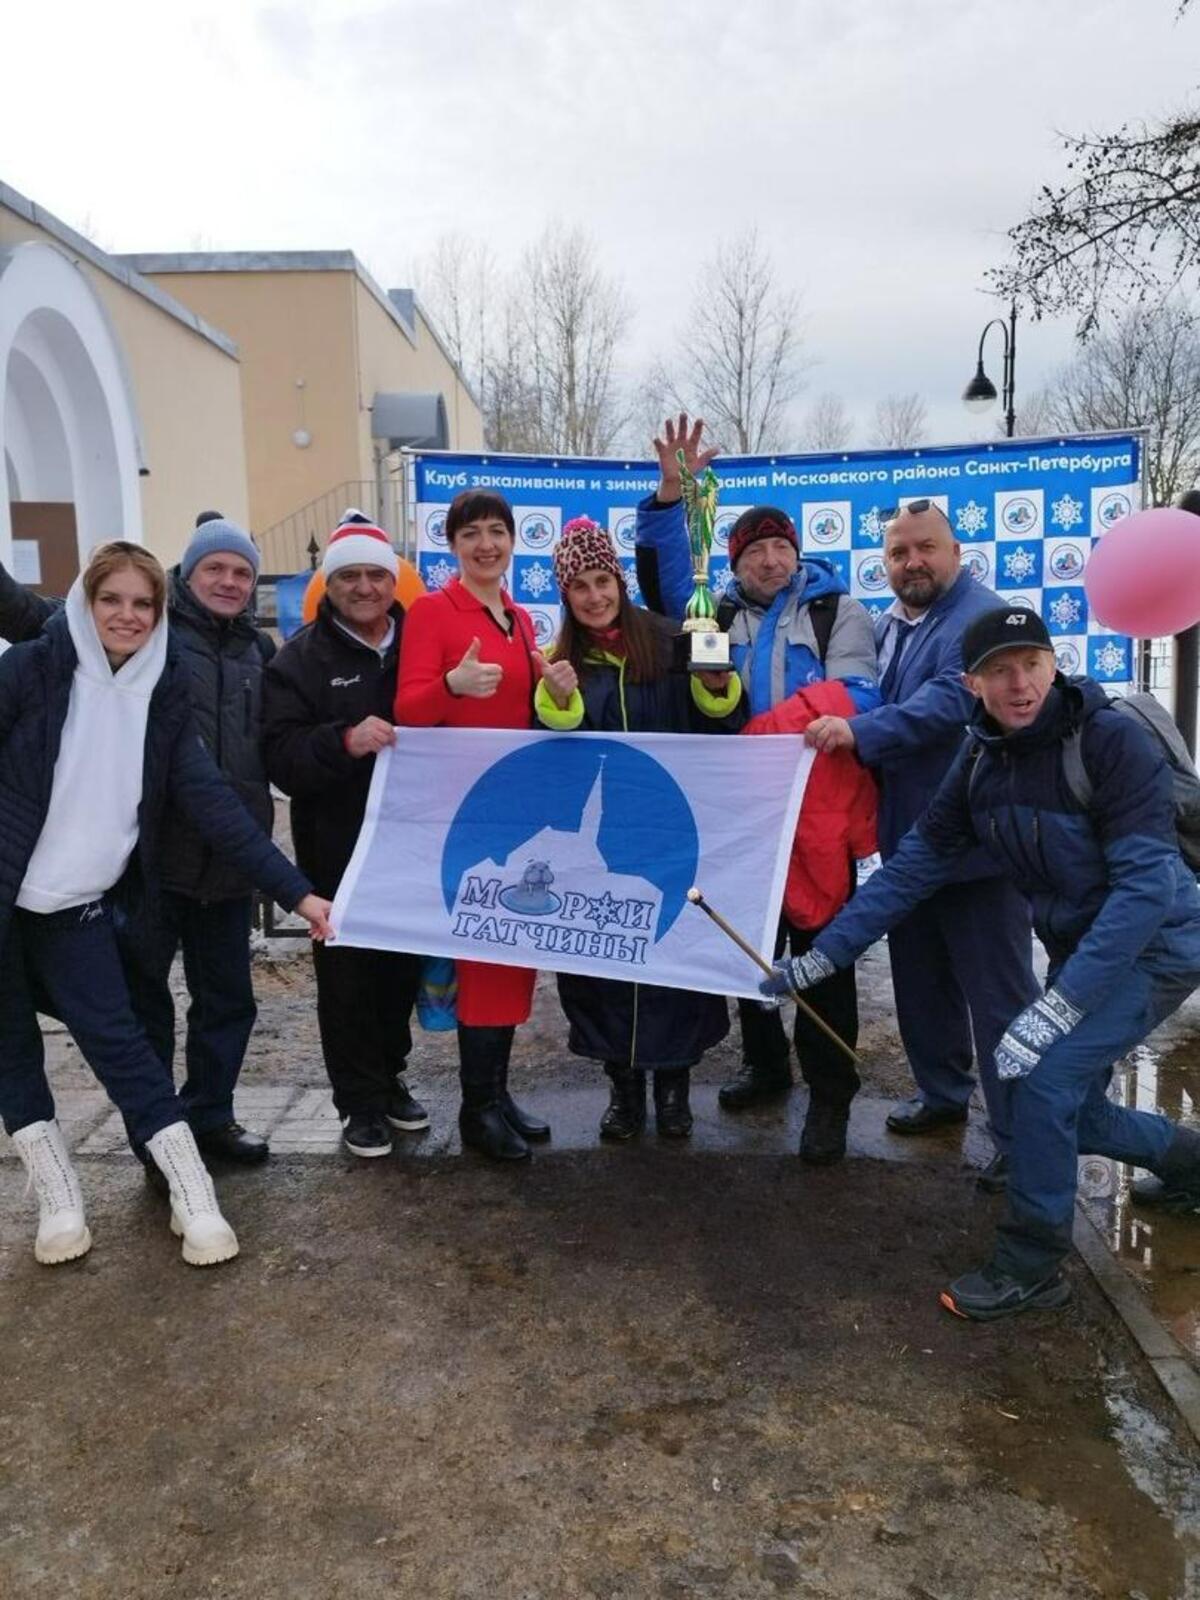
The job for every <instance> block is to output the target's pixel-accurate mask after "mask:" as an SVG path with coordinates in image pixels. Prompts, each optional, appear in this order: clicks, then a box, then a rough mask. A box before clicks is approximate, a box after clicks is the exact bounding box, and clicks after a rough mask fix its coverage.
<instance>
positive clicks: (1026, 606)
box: [1008, 594, 1037, 611]
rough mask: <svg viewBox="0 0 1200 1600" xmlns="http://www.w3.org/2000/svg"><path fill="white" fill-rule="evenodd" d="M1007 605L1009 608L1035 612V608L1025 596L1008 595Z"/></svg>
mask: <svg viewBox="0 0 1200 1600" xmlns="http://www.w3.org/2000/svg"><path fill="white" fill-rule="evenodd" d="M1008 604H1009V605H1010V606H1021V607H1022V609H1023V610H1025V611H1036V610H1037V607H1036V606H1035V605H1034V603H1033V601H1032V600H1031V599H1030V598H1029V596H1028V595H1027V594H1010V595H1009V596H1008Z"/></svg>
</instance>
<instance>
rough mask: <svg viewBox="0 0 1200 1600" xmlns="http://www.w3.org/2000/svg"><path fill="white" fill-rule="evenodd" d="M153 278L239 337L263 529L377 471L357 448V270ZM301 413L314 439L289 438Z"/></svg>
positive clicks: (254, 517)
mask: <svg viewBox="0 0 1200 1600" xmlns="http://www.w3.org/2000/svg"><path fill="white" fill-rule="evenodd" d="M153 281H154V282H156V283H157V284H158V286H159V287H160V288H161V289H163V290H165V292H166V293H167V294H169V295H171V296H173V297H174V298H175V299H177V300H181V301H182V302H183V303H184V305H186V306H190V307H191V309H192V310H193V311H195V312H197V313H198V314H199V315H200V316H201V317H203V318H204V320H205V321H206V322H211V323H213V324H214V326H216V327H218V328H220V329H221V330H222V332H224V333H227V334H228V335H229V336H230V338H232V339H234V340H236V342H237V346H238V353H239V356H240V358H241V364H242V405H243V413H244V417H245V450H246V470H247V473H248V475H249V480H250V525H251V527H252V528H253V529H254V530H255V532H256V533H260V534H261V533H262V532H264V531H265V530H266V529H267V528H269V527H271V526H272V525H273V524H274V523H277V522H279V521H281V520H282V519H283V518H284V517H287V516H290V515H291V513H292V512H294V511H298V510H299V509H300V508H301V506H303V505H306V504H307V503H308V502H309V501H310V500H315V499H317V498H318V497H319V496H320V495H323V494H325V493H326V492H327V491H328V490H331V489H334V488H336V487H337V486H338V485H340V484H342V483H346V482H350V481H353V480H357V479H364V478H366V479H369V478H371V476H372V472H371V470H370V469H369V467H368V470H366V471H364V470H362V463H361V462H360V460H359V452H358V433H357V427H356V422H357V409H358V382H357V377H356V374H355V367H354V348H353V341H352V318H353V309H352V298H351V286H352V284H353V283H354V282H355V279H354V277H353V275H352V274H351V273H348V272H163V273H156V274H154V276H153ZM297 379H303V380H304V389H303V391H300V390H298V389H297V388H296V382H297ZM302 417H303V426H304V427H305V428H306V429H307V430H308V432H309V433H310V434H311V435H312V443H311V444H310V445H309V446H308V448H307V449H299V448H297V446H296V445H295V444H293V442H292V434H293V433H294V432H295V430H296V429H297V428H299V427H300V426H301V418H302Z"/></svg>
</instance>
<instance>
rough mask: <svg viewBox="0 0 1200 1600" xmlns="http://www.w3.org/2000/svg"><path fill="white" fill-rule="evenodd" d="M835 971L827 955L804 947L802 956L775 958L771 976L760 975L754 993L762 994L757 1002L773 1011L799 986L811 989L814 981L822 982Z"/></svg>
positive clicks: (795, 993) (795, 991)
mask: <svg viewBox="0 0 1200 1600" xmlns="http://www.w3.org/2000/svg"><path fill="white" fill-rule="evenodd" d="M836 971H837V968H836V967H835V966H834V964H833V962H832V961H830V959H829V957H828V956H823V955H822V954H821V952H820V951H819V950H807V951H805V953H804V955H802V956H791V957H789V958H787V959H785V960H783V961H776V962H775V963H774V971H773V972H772V974H771V976H770V977H769V978H764V979H763V981H762V982H761V983H760V984H759V986H758V992H759V994H760V995H762V1000H761V1001H760V1002H759V1004H760V1005H764V1006H767V1007H768V1008H770V1009H771V1010H775V1009H776V1008H777V1007H778V1006H779V1005H781V1004H782V1002H783V1001H784V1000H786V999H787V997H788V996H789V995H797V994H799V993H800V991H801V990H802V989H811V988H812V986H813V984H814V983H823V982H824V981H825V979H826V978H832V977H833V975H834V973H835V972H836Z"/></svg>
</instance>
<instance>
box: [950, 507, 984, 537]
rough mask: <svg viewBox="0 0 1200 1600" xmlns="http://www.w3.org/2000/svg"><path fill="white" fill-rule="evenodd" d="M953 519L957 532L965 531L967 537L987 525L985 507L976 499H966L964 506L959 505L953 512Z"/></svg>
mask: <svg viewBox="0 0 1200 1600" xmlns="http://www.w3.org/2000/svg"><path fill="white" fill-rule="evenodd" d="M954 520H955V522H956V523H957V525H958V531H959V533H965V534H966V535H967V537H968V539H969V538H972V537H973V536H974V535H975V534H977V533H982V532H983V530H984V529H985V528H986V527H987V508H986V507H985V506H981V505H980V504H979V502H978V501H976V500H968V501H967V503H966V505H965V506H960V507H959V508H958V510H957V511H956V512H955V515H954Z"/></svg>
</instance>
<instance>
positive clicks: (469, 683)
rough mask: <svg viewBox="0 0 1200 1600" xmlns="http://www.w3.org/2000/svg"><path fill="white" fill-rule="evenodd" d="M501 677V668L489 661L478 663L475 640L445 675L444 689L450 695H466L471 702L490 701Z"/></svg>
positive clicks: (502, 672) (477, 641) (502, 674)
mask: <svg viewBox="0 0 1200 1600" xmlns="http://www.w3.org/2000/svg"><path fill="white" fill-rule="evenodd" d="M503 676H504V668H503V667H500V666H497V665H496V664H495V663H494V662H491V661H480V659H479V640H478V638H475V639H472V640H471V642H470V644H469V645H468V646H467V648H466V650H465V651H464V653H463V658H462V660H461V661H460V662H459V663H458V665H457V666H456V667H451V669H450V671H449V672H448V673H447V674H446V687H447V689H449V691H450V693H451V694H457V695H466V696H467V698H468V699H471V700H490V699H491V697H492V695H494V694H495V692H496V690H497V689H498V688H499V687H500V680H501V678H503Z"/></svg>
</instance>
